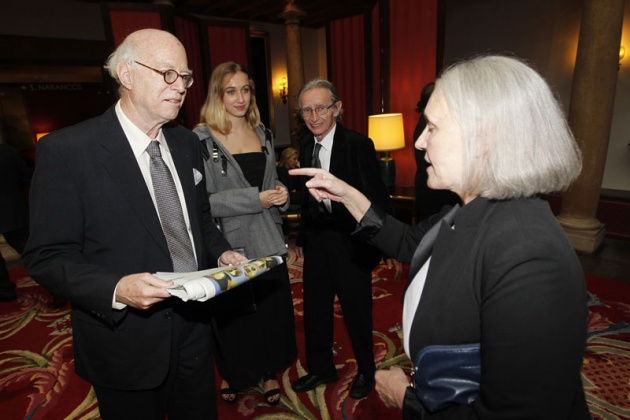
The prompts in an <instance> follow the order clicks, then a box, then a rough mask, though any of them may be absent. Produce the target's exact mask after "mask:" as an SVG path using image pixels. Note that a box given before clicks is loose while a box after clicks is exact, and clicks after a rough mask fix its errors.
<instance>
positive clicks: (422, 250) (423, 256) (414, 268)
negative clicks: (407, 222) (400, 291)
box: [409, 204, 459, 283]
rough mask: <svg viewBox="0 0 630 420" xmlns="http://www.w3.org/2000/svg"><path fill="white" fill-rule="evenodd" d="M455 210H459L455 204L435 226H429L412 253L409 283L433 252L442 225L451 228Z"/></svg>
mask: <svg viewBox="0 0 630 420" xmlns="http://www.w3.org/2000/svg"><path fill="white" fill-rule="evenodd" d="M457 210H459V204H456V205H455V206H454V207H453V208H452V209H450V210H449V212H448V213H446V214H445V215H444V217H442V218H441V219H440V220H438V222H437V223H436V224H434V225H433V226H431V228H430V229H429V230H428V231H427V233H425V234H424V236H423V237H422V240H421V241H420V244H419V245H418V248H416V251H415V252H414V253H413V258H412V259H411V264H410V266H409V283H411V281H412V280H413V278H414V277H415V276H416V274H417V273H418V271H420V268H422V266H423V265H424V263H425V262H426V261H427V260H428V259H429V256H430V255H431V252H432V251H433V244H435V239H436V238H437V235H438V232H439V231H440V226H442V223H443V222H446V224H448V225H449V226H453V220H454V219H455V213H457Z"/></svg>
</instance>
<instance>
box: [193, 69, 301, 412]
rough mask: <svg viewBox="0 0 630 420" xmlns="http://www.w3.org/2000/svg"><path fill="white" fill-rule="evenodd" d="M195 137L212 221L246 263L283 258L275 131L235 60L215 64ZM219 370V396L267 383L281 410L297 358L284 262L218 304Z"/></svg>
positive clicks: (284, 200)
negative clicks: (285, 379)
mask: <svg viewBox="0 0 630 420" xmlns="http://www.w3.org/2000/svg"><path fill="white" fill-rule="evenodd" d="M194 131H195V133H196V134H197V135H198V136H199V139H200V140H201V142H202V143H203V144H202V146H203V147H204V148H205V149H206V150H207V152H208V153H207V154H206V156H205V177H206V185H207V189H208V195H209V197H210V206H211V209H212V216H213V217H214V218H216V219H217V220H218V221H220V225H221V229H222V231H223V235H224V236H225V237H226V239H227V240H228V241H229V242H230V244H231V245H232V246H233V247H235V248H239V247H241V248H244V253H245V254H246V256H247V257H248V258H259V257H264V256H267V255H283V256H284V255H286V254H287V247H286V244H285V241H284V237H283V234H282V219H281V218H280V212H281V211H285V210H286V209H287V208H288V206H289V200H288V191H287V188H286V187H285V186H284V185H283V184H282V183H280V182H279V181H278V178H277V175H276V170H275V167H276V160H275V155H274V146H273V138H272V136H271V132H270V131H269V130H268V129H266V128H265V127H264V125H263V124H261V122H260V113H259V111H258V107H257V106H256V97H255V95H254V83H253V81H252V80H251V78H250V77H249V75H248V74H247V72H246V70H245V69H244V68H243V67H241V66H240V65H239V64H237V63H234V62H226V63H222V64H220V65H218V66H217V67H216V68H215V69H214V71H213V72H212V75H211V76H210V84H209V91H208V96H207V98H206V101H205V103H204V105H203V107H202V109H201V121H200V123H199V124H198V126H197V127H196V128H195V130H194ZM214 304H215V320H216V323H215V333H216V335H217V345H218V352H217V367H218V370H219V373H220V375H221V377H222V379H223V381H222V384H221V396H222V398H223V399H224V400H225V401H227V402H234V401H236V398H237V392H238V391H240V390H244V389H246V388H250V387H252V386H254V385H256V384H258V383H259V381H260V380H261V379H262V382H263V393H264V396H265V399H266V401H267V403H269V404H270V405H276V404H277V403H278V402H279V400H280V387H279V384H278V381H277V379H276V375H275V372H276V371H277V370H279V369H282V368H284V367H286V366H287V365H289V364H290V363H291V362H292V361H293V360H294V359H295V357H296V344H295V327H294V319H293V301H292V297H291V285H290V283H289V275H288V271H287V266H286V264H281V265H280V266H278V267H276V268H274V269H272V270H271V271H269V272H268V273H266V274H264V275H263V276H260V277H258V278H257V279H256V281H254V282H251V283H248V284H247V285H244V286H241V287H238V288H236V289H234V290H230V292H229V293H225V294H223V295H221V296H219V297H218V298H216V299H215V302H214Z"/></svg>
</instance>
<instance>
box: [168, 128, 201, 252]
mask: <svg viewBox="0 0 630 420" xmlns="http://www.w3.org/2000/svg"><path fill="white" fill-rule="evenodd" d="M162 131H163V133H164V138H165V139H166V142H167V143H168V148H169V150H170V151H171V156H172V157H173V162H174V163H175V170H176V171H177V176H178V177H179V182H180V183H181V185H182V191H183V192H184V200H185V201H186V210H187V212H188V220H189V221H190V228H191V231H192V234H193V239H194V240H193V242H194V243H193V246H194V247H195V253H196V254H197V260H198V261H199V258H200V252H201V248H200V246H201V237H200V236H199V235H198V233H199V232H201V226H200V225H199V223H200V221H199V218H198V217H197V211H196V209H197V205H198V202H197V190H196V186H195V179H194V174H193V170H192V168H194V167H195V165H194V164H193V160H192V159H193V158H192V156H190V154H189V153H188V152H187V149H186V148H184V147H182V143H181V142H182V141H181V140H180V139H179V138H178V137H177V136H176V135H175V134H174V133H173V132H172V130H169V129H168V128H166V127H164V128H163V129H162ZM198 170H199V171H200V173H203V172H202V171H201V170H200V169H198Z"/></svg>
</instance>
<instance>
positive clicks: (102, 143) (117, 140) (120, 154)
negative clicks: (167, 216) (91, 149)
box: [98, 107, 170, 256]
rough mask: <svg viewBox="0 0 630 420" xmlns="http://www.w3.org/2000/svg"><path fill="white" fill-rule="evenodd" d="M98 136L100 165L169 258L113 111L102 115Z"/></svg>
mask: <svg viewBox="0 0 630 420" xmlns="http://www.w3.org/2000/svg"><path fill="white" fill-rule="evenodd" d="M100 132H101V133H102V136H100V137H99V140H98V142H99V150H98V153H99V159H100V162H101V164H102V165H104V167H105V170H106V171H107V172H108V173H109V175H110V176H111V178H112V180H113V181H114V183H115V184H116V185H118V188H119V189H120V191H121V192H122V194H123V195H124V196H125V197H126V199H127V202H128V203H129V205H130V207H131V208H132V209H133V211H134V212H135V213H136V215H137V217H138V220H140V222H141V223H142V224H144V225H145V227H146V228H147V230H148V231H149V232H150V233H151V235H152V236H153V238H154V239H155V241H156V242H157V243H158V244H159V245H160V246H161V247H162V249H163V251H164V252H165V253H166V255H167V256H170V254H169V252H168V246H167V244H166V238H165V237H164V233H163V232H162V225H161V224H160V219H159V217H158V214H157V210H156V209H155V205H154V204H153V200H152V199H151V195H150V194H149V190H148V188H147V184H146V182H145V181H144V177H143V176H142V172H141V171H140V168H139V167H138V162H137V160H136V158H135V156H134V154H133V151H132V150H131V146H130V145H129V141H128V140H127V137H126V136H125V133H124V131H123V129H122V126H121V125H120V122H119V121H118V117H117V116H116V112H115V110H114V108H113V107H112V108H110V109H109V110H108V111H107V112H106V113H105V114H104V115H103V118H102V120H101V130H100Z"/></svg>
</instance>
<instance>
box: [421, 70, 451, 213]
mask: <svg viewBox="0 0 630 420" xmlns="http://www.w3.org/2000/svg"><path fill="white" fill-rule="evenodd" d="M434 87H435V82H430V83H427V84H426V85H424V87H423V88H422V92H421V93H420V101H418V104H417V106H416V112H418V113H419V114H420V118H418V123H417V124H416V128H415V129H414V131H413V140H414V141H416V140H417V139H418V137H420V134H422V132H423V131H424V129H425V127H426V126H427V120H426V119H425V118H424V109H425V108H426V106H427V103H428V102H429V98H431V94H432V93H433V89H434ZM414 153H415V157H416V177H415V189H416V217H417V220H418V221H421V220H424V219H426V218H427V217H429V216H431V215H432V214H436V213H439V211H440V210H441V209H442V207H444V206H447V205H449V206H454V205H455V204H457V203H459V197H457V194H455V193H454V192H452V191H449V190H434V189H432V188H430V187H429V186H428V185H427V180H428V176H427V167H428V166H429V164H428V162H427V161H426V160H425V151H424V150H420V149H417V148H414Z"/></svg>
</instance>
